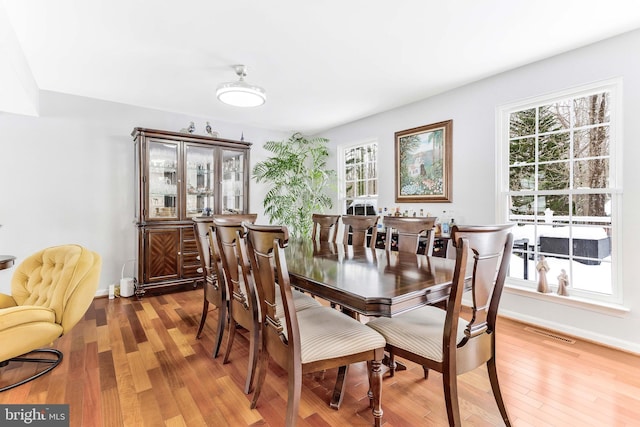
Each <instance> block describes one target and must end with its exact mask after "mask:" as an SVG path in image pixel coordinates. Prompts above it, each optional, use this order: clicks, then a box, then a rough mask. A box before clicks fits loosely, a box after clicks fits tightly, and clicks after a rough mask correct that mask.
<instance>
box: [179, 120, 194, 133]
mask: <svg viewBox="0 0 640 427" xmlns="http://www.w3.org/2000/svg"><path fill="white" fill-rule="evenodd" d="M195 131H196V125H195V124H193V122H189V126H188V127H186V128H182V129H180V132H182V133H194V132H195Z"/></svg>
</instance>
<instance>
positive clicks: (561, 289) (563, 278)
mask: <svg viewBox="0 0 640 427" xmlns="http://www.w3.org/2000/svg"><path fill="white" fill-rule="evenodd" d="M569 286H570V284H569V276H568V275H567V272H566V270H565V269H564V268H563V269H561V270H560V275H559V276H558V295H561V296H563V297H568V296H569V289H567V288H568V287H569Z"/></svg>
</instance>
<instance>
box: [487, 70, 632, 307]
mask: <svg viewBox="0 0 640 427" xmlns="http://www.w3.org/2000/svg"><path fill="white" fill-rule="evenodd" d="M604 91H607V92H609V96H610V110H609V113H610V127H609V131H610V134H609V137H610V147H609V150H610V151H609V168H610V172H609V175H610V176H609V187H608V188H607V190H608V191H607V193H608V194H610V195H611V229H612V233H611V284H612V289H611V294H610V295H609V294H601V293H590V292H587V291H581V290H580V289H573V288H571V295H570V296H569V297H559V296H557V295H556V294H540V293H537V292H535V291H536V281H535V280H534V281H532V280H523V279H518V278H514V277H509V276H508V277H507V282H506V287H507V289H510V290H515V291H518V290H526V291H532V292H534V293H535V294H536V295H535V296H536V297H538V298H543V299H547V297H548V299H550V300H553V301H555V302H561V303H566V304H567V305H574V304H575V303H578V304H579V303H581V302H582V303H587V304H589V303H594V304H602V305H607V304H611V305H614V306H619V305H622V304H623V294H622V257H621V256H620V254H621V243H622V242H621V240H622V239H621V236H623V230H622V221H621V215H622V194H623V192H622V78H614V79H609V80H605V81H600V82H595V83H592V84H588V85H584V86H580V87H575V88H570V89H566V90H563V91H559V92H554V93H550V94H546V95H542V96H538V97H534V98H529V99H525V100H521V101H516V102H513V103H509V104H505V105H501V106H498V107H497V108H496V193H495V194H496V216H497V218H496V220H497V221H498V222H499V223H505V222H509V218H510V216H509V214H510V206H509V200H510V197H509V196H510V192H509V140H510V138H509V136H510V135H509V124H510V114H511V113H512V112H516V111H522V110H526V109H529V108H534V107H539V106H541V105H546V104H550V103H553V102H555V101H560V100H564V99H567V98H577V97H581V96H588V95H592V94H595V93H600V92H604ZM529 193H530V192H528V193H527V194H529ZM547 193H548V191H547ZM573 194H580V190H579V189H576V190H575V192H574V193H573ZM554 273H555V274H557V273H559V272H554ZM531 274H533V275H534V277H535V274H536V272H535V271H533V272H530V275H531ZM550 276H551V277H549V279H550V280H549V282H550V283H551V284H555V279H554V277H555V276H554V275H550ZM530 277H531V276H530ZM553 289H555V286H554V287H553Z"/></svg>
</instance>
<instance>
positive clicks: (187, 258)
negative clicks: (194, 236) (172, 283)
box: [182, 252, 200, 267]
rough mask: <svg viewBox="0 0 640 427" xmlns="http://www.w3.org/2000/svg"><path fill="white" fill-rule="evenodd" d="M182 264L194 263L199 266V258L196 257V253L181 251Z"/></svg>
mask: <svg viewBox="0 0 640 427" xmlns="http://www.w3.org/2000/svg"><path fill="white" fill-rule="evenodd" d="M182 265H185V266H186V265H195V266H198V267H199V266H200V260H199V259H198V254H197V253H195V252H192V253H183V254H182Z"/></svg>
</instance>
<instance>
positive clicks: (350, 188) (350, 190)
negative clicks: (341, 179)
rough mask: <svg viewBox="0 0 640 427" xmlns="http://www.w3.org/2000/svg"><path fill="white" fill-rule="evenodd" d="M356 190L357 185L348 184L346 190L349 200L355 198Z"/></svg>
mask: <svg viewBox="0 0 640 427" xmlns="http://www.w3.org/2000/svg"><path fill="white" fill-rule="evenodd" d="M354 190H355V185H354V184H353V182H347V185H346V189H345V193H346V194H345V195H346V197H347V198H353V197H355V194H354V193H353V192H354Z"/></svg>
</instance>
